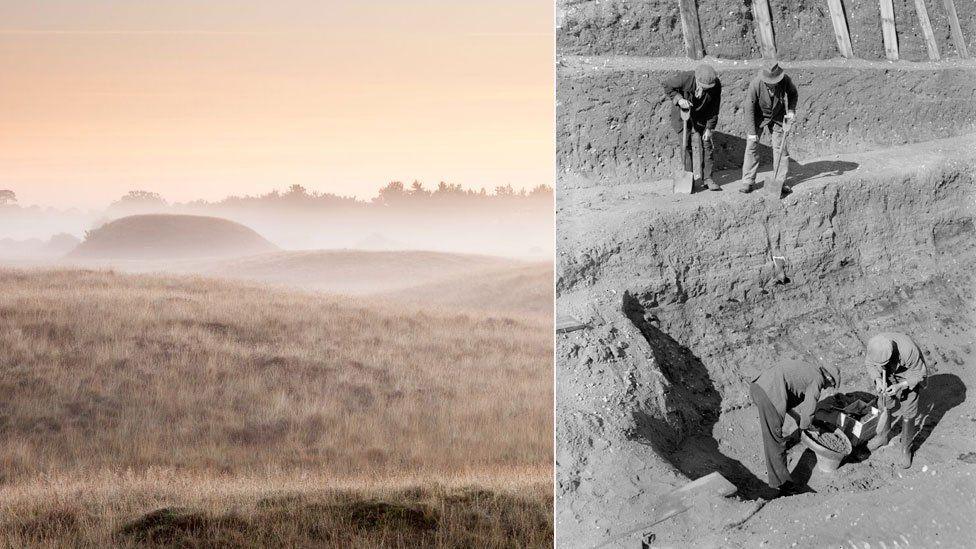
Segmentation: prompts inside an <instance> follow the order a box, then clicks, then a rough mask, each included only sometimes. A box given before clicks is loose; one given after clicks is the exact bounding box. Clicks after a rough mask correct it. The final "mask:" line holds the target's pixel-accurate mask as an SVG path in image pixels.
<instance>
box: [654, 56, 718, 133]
mask: <svg viewBox="0 0 976 549" xmlns="http://www.w3.org/2000/svg"><path fill="white" fill-rule="evenodd" d="M695 86H696V85H695V73H694V71H685V72H679V73H678V74H675V75H674V76H672V77H671V78H668V79H667V80H665V81H664V93H665V94H666V95H667V97H668V100H669V101H671V127H672V128H674V131H676V132H680V131H682V129H683V128H682V127H681V109H680V108H679V107H678V105H676V104H675V102H674V101H675V97H677V96H681V97H682V98H683V99H687V100H688V101H691V122H692V124H693V125H694V126H695V127H696V128H697V129H699V130H701V129H704V128H707V129H709V130H714V129H715V124H717V123H718V111H719V108H720V107H721V103H722V81H721V80H717V79H716V80H715V85H714V86H712V87H711V88H708V89H707V90H705V93H703V94H702V96H701V97H697V98H696V97H695Z"/></svg>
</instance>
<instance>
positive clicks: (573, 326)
mask: <svg viewBox="0 0 976 549" xmlns="http://www.w3.org/2000/svg"><path fill="white" fill-rule="evenodd" d="M584 328H589V326H588V325H587V324H586V323H583V322H580V321H579V320H576V319H575V318H573V317H572V316H570V315H565V314H560V315H556V333H557V334H565V333H569V332H575V331H576V330H582V329H584Z"/></svg>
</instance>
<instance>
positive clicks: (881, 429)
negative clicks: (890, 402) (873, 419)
mask: <svg viewBox="0 0 976 549" xmlns="http://www.w3.org/2000/svg"><path fill="white" fill-rule="evenodd" d="M890 437H891V414H890V413H888V414H885V422H884V423H883V424H881V425H878V430H877V432H876V433H875V434H874V437H872V438H871V440H869V441H868V450H871V451H872V452H873V451H875V450H877V449H878V448H881V447H882V446H885V445H887V444H888V441H890V440H891V438H890Z"/></svg>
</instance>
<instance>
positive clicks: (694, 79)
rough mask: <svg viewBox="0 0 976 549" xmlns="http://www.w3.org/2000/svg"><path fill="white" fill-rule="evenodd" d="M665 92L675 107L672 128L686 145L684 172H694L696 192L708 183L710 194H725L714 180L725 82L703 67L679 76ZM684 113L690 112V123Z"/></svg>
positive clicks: (712, 69)
mask: <svg viewBox="0 0 976 549" xmlns="http://www.w3.org/2000/svg"><path fill="white" fill-rule="evenodd" d="M664 91H665V93H666V94H667V96H668V100H669V101H671V103H672V105H673V107H672V108H671V127H672V128H673V129H674V131H676V132H678V139H679V140H682V141H683V142H682V143H681V148H680V151H681V158H682V163H683V167H684V171H685V172H692V177H693V183H692V188H695V187H696V186H699V185H700V184H701V182H702V181H703V180H704V183H705V185H706V186H707V187H708V188H709V190H712V191H721V190H722V187H720V186H718V185H717V184H716V183H715V181H713V180H712V132H714V131H715V124H717V123H718V111H719V108H720V106H721V102H722V82H721V81H720V80H719V79H718V75H717V74H716V73H715V69H714V68H713V67H712V66H711V65H708V64H706V63H702V64H701V65H698V68H696V69H695V71H694V72H692V71H685V72H679V73H678V74H676V75H674V76H672V77H671V78H668V79H667V80H665V81H664ZM682 110H686V111H689V112H690V118H689V119H688V120H687V121H685V120H683V119H682V118H681V111H682ZM685 125H687V132H685ZM685 135H687V136H688V139H687V141H685Z"/></svg>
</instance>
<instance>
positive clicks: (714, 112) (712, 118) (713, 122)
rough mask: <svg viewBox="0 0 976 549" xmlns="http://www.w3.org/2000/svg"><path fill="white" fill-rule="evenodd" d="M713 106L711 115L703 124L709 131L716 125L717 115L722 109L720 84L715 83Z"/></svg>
mask: <svg viewBox="0 0 976 549" xmlns="http://www.w3.org/2000/svg"><path fill="white" fill-rule="evenodd" d="M714 89H715V106H714V107H712V115H711V116H710V117H709V118H708V120H707V121H706V122H705V127H706V128H708V129H709V130H714V129H715V126H716V125H717V124H718V113H719V110H721V108H722V83H721V82H716V83H715V88H714Z"/></svg>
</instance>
